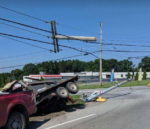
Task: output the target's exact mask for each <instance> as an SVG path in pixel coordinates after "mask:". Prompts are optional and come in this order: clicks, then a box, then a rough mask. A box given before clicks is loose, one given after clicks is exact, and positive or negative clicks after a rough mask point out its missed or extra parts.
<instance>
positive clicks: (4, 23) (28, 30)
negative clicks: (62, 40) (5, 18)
mask: <svg viewBox="0 0 150 129" xmlns="http://www.w3.org/2000/svg"><path fill="white" fill-rule="evenodd" d="M0 24H3V25H6V26H9V27H12V28H16V29H19V30H23V31H27V32H30V33H33V34H36V35H41V36H44V37H47V38H49V36H47V35H44V34H41V33H38V32H35V31H31V30H27V29H23V28H20V27H17V26H14V25H10V24H6V23H3V22H0Z"/></svg>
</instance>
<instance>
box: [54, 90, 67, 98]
mask: <svg viewBox="0 0 150 129" xmlns="http://www.w3.org/2000/svg"><path fill="white" fill-rule="evenodd" d="M56 94H57V95H58V96H59V97H60V98H67V97H68V96H69V92H68V90H67V89H66V88H64V87H58V88H57V89H56Z"/></svg>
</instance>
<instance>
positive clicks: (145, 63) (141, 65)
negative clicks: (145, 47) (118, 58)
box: [139, 57, 150, 71]
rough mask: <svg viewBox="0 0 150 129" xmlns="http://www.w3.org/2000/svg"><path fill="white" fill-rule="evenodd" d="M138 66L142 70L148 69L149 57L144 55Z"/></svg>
mask: <svg viewBox="0 0 150 129" xmlns="http://www.w3.org/2000/svg"><path fill="white" fill-rule="evenodd" d="M139 68H142V69H143V71H150V57H144V58H143V59H142V60H141V62H140V63H139Z"/></svg>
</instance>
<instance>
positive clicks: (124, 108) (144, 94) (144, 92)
mask: <svg viewBox="0 0 150 129" xmlns="http://www.w3.org/2000/svg"><path fill="white" fill-rule="evenodd" d="M82 92H84V91H82ZM85 92H87V91H85ZM88 92H89V91H88ZM104 97H106V98H108V101H107V102H104V103H100V102H92V103H88V104H87V106H86V107H85V108H82V109H76V111H70V112H67V113H65V114H63V115H61V116H58V117H55V118H52V119H50V120H48V121H44V122H43V121H41V122H43V123H42V124H39V126H36V128H38V129H149V128H150V87H146V86H143V87H134V88H133V89H130V88H118V89H116V90H114V91H112V92H111V93H108V94H106V95H105V96H104ZM33 127H34V126H32V124H31V129H34V128H33Z"/></svg>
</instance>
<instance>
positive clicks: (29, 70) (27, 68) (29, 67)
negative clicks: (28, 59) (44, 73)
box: [23, 64, 39, 75]
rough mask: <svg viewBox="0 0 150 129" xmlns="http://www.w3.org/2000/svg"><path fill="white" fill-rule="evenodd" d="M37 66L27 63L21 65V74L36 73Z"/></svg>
mask: <svg viewBox="0 0 150 129" xmlns="http://www.w3.org/2000/svg"><path fill="white" fill-rule="evenodd" d="M38 73H39V71H38V68H37V66H36V65H35V64H27V65H25V66H24V67H23V74H24V75H29V74H38Z"/></svg>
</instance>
